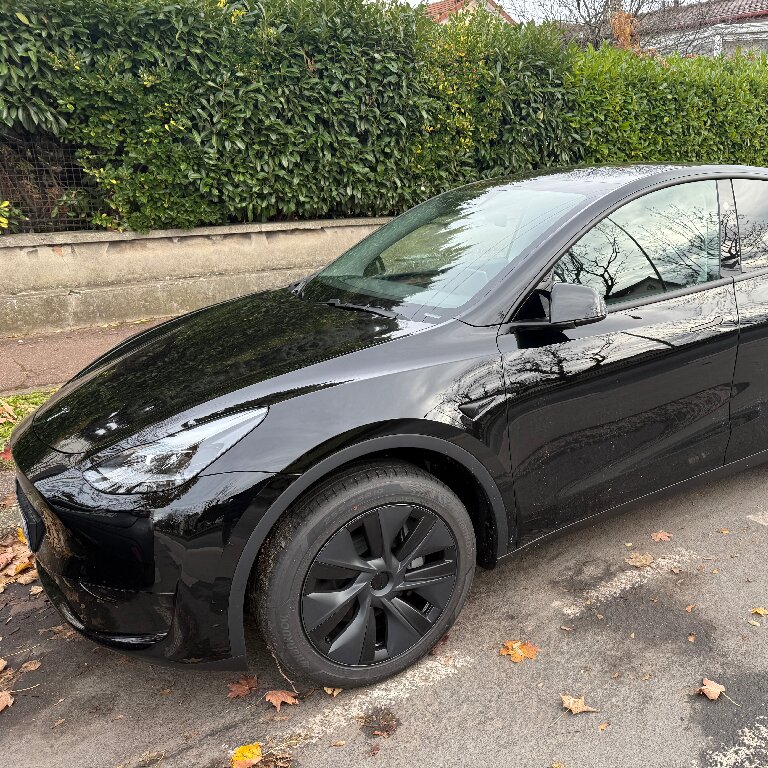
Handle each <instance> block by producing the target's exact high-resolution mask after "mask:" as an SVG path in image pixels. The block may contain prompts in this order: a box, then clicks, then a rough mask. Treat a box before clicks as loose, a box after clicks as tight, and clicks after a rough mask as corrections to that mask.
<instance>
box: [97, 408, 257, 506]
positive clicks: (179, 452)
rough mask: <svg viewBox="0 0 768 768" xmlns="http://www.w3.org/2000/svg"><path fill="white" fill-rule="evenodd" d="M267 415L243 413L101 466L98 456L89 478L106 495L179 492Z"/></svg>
mask: <svg viewBox="0 0 768 768" xmlns="http://www.w3.org/2000/svg"><path fill="white" fill-rule="evenodd" d="M266 415H267V409H266V408H258V409H254V410H251V411H243V412H241V413H235V414H232V415H231V416H225V417H223V418H220V419H215V420H213V421H208V422H205V423H203V424H200V425H198V426H194V427H191V428H189V429H184V430H182V431H180V432H176V433H175V434H172V435H168V436H167V437H163V438H161V439H160V440H157V441H155V442H151V443H146V444H144V445H137V446H135V447H133V448H128V449H127V450H125V451H122V452H121V453H118V454H116V455H114V456H110V457H109V458H108V459H104V460H101V461H100V460H99V459H98V457H97V458H96V459H95V460H94V461H93V462H92V463H91V465H90V466H89V467H88V468H87V469H86V470H85V471H84V472H83V476H84V477H85V479H86V480H87V481H88V483H90V484H91V485H92V486H93V487H94V488H96V489H97V490H99V491H102V492H103V493H149V492H151V491H162V490H166V489H168V488H175V487H176V486H178V485H182V484H183V483H186V482H187V480H191V479H192V478H193V477H195V476H196V475H199V474H200V473H201V472H202V471H203V470H204V469H205V468H206V467H207V466H208V465H209V464H211V463H212V462H213V461H215V460H216V459H218V458H219V456H221V455H222V454H223V453H224V452H225V451H227V450H229V449H230V448H231V447H232V446H233V445H234V444H235V443H236V442H237V441H238V440H240V439H241V438H243V437H245V435H247V434H248V433H249V432H250V431H251V430H252V429H254V428H255V427H257V426H258V425H259V424H261V422H262V421H263V420H264V417H265V416H266Z"/></svg>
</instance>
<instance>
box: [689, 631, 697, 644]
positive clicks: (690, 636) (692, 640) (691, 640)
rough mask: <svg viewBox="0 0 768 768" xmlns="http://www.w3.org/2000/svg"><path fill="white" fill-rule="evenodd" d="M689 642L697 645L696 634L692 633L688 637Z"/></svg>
mask: <svg viewBox="0 0 768 768" xmlns="http://www.w3.org/2000/svg"><path fill="white" fill-rule="evenodd" d="M688 642H689V643H695V642H696V633H695V632H691V634H690V635H688Z"/></svg>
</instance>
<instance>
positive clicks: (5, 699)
mask: <svg viewBox="0 0 768 768" xmlns="http://www.w3.org/2000/svg"><path fill="white" fill-rule="evenodd" d="M11 704H13V696H11V694H10V691H0V712H2V711H3V710H4V709H6V708H7V707H10V706H11Z"/></svg>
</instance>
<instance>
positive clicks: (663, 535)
mask: <svg viewBox="0 0 768 768" xmlns="http://www.w3.org/2000/svg"><path fill="white" fill-rule="evenodd" d="M651 538H652V539H653V540H654V541H669V540H670V539H671V538H672V534H671V533H667V532H666V531H656V532H655V533H652V534H651Z"/></svg>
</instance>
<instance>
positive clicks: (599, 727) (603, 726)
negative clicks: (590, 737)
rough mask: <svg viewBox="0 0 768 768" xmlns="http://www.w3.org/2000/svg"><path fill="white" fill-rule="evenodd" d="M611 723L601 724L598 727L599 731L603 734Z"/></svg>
mask: <svg viewBox="0 0 768 768" xmlns="http://www.w3.org/2000/svg"><path fill="white" fill-rule="evenodd" d="M609 725H610V723H600V725H598V726H597V730H598V731H600V732H601V733H602V732H603V731H604V730H606V729H607V728H608V726H609Z"/></svg>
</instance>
